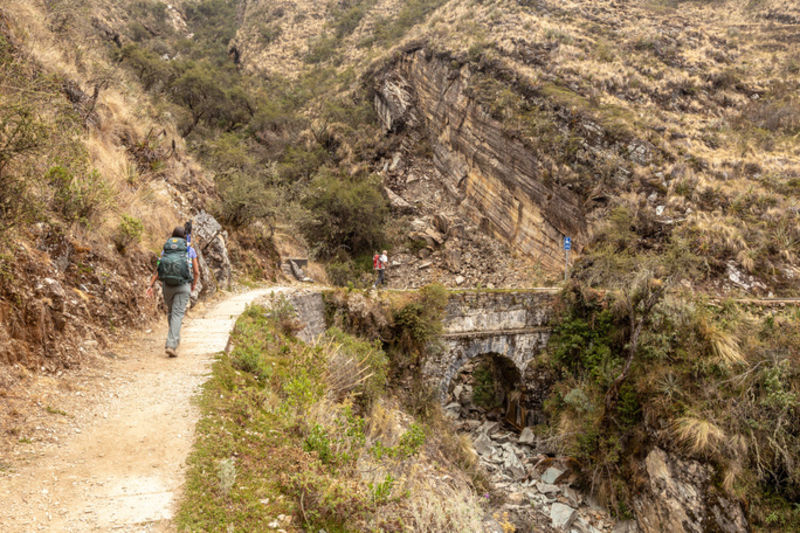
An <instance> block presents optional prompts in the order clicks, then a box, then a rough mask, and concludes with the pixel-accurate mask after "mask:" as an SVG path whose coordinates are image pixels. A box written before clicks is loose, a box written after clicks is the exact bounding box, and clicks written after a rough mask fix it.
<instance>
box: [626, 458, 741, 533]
mask: <svg viewBox="0 0 800 533" xmlns="http://www.w3.org/2000/svg"><path fill="white" fill-rule="evenodd" d="M644 467H645V469H646V471H647V484H646V486H645V487H644V490H642V491H641V493H640V494H639V496H638V498H637V499H636V500H635V504H634V505H635V507H636V518H637V521H638V523H639V528H640V529H641V531H642V532H643V533H657V532H660V531H686V532H687V533H688V532H691V533H695V532H696V533H701V532H703V531H719V532H724V533H737V532H744V531H749V530H750V527H749V525H748V523H747V519H746V518H745V515H744V512H743V511H742V507H741V505H740V504H739V503H738V502H734V501H731V500H729V499H728V498H725V497H723V496H720V495H719V494H717V491H716V490H715V489H714V488H713V487H712V486H711V483H710V481H711V475H712V473H711V468H710V467H709V466H708V465H703V464H701V463H699V462H697V461H693V460H687V459H680V458H677V457H674V456H672V455H670V454H668V453H667V452H665V451H664V450H662V449H661V448H653V450H651V451H650V453H649V454H647V458H646V459H645V461H644Z"/></svg>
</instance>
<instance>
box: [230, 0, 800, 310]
mask: <svg viewBox="0 0 800 533" xmlns="http://www.w3.org/2000/svg"><path fill="white" fill-rule="evenodd" d="M797 17H798V12H797V7H792V6H787V5H786V4H784V3H779V2H757V3H754V2H736V1H728V2H724V1H720V2H713V3H699V2H667V1H664V2H640V3H634V4H632V5H626V6H625V7H624V8H622V7H621V6H619V5H617V4H616V3H615V2H567V3H563V2H561V3H548V2H499V3H498V2H464V1H451V2H447V3H444V2H436V1H416V2H408V3H397V2H377V1H376V2H373V1H361V2H357V1H356V2H344V3H342V2H340V3H330V4H328V5H327V6H322V5H320V4H318V3H312V2H308V3H306V2H295V3H291V4H289V3H285V4H276V3H273V2H250V3H248V4H247V7H246V9H245V10H244V12H243V19H242V26H241V29H240V30H239V32H238V34H237V37H236V39H235V41H234V43H235V44H234V46H235V49H236V50H237V57H238V59H239V61H240V62H241V64H242V65H243V67H244V68H245V70H247V71H251V72H254V73H258V74H263V75H265V76H267V77H269V78H275V77H289V79H291V80H293V81H292V82H291V83H297V84H299V83H302V82H303V79H304V76H306V75H307V73H308V72H310V71H314V70H316V71H327V72H329V73H330V74H331V76H333V75H334V74H338V75H340V76H346V75H347V74H348V73H353V74H355V75H356V76H357V77H358V79H359V80H360V82H359V83H352V82H350V83H344V82H343V83H341V84H340V85H339V90H340V91H343V92H348V91H350V92H352V93H353V94H356V95H358V94H360V93H361V92H363V91H367V93H368V94H369V98H370V101H371V102H372V103H373V105H374V108H375V110H376V111H377V112H378V114H379V117H380V121H381V125H382V126H383V128H384V132H385V135H386V136H387V137H386V138H387V140H389V141H390V143H389V145H388V146H386V147H384V150H383V151H379V152H378V153H377V154H376V155H375V159H373V162H372V166H373V168H374V169H375V170H378V171H380V173H381V175H382V177H383V180H384V182H385V183H386V184H388V185H389V186H390V187H391V188H392V190H393V191H394V192H396V193H398V194H399V195H400V196H401V197H404V198H405V200H407V201H410V202H411V203H421V204H423V205H421V206H418V210H417V214H418V215H425V216H423V217H422V221H418V222H417V226H418V227H415V226H411V225H408V224H407V225H405V233H406V234H410V233H412V232H413V231H415V230H417V231H418V230H420V228H422V230H421V231H419V233H421V235H420V236H421V237H422V236H424V234H425V233H426V230H432V231H427V232H428V234H429V237H428V238H427V239H426V242H425V243H420V244H419V245H417V246H412V248H419V247H420V246H424V247H428V248H430V249H431V251H432V252H433V253H434V255H433V259H434V260H433V261H432V262H433V267H432V269H426V270H424V271H422V276H423V277H425V278H426V279H427V277H429V276H433V277H435V275H436V272H435V271H436V270H437V268H439V269H440V270H441V272H438V274H439V275H445V276H447V274H448V271H449V273H458V272H459V270H458V266H457V263H458V260H450V261H448V260H447V258H448V255H449V249H448V246H447V244H446V243H445V244H444V245H443V241H446V240H447V239H448V236H447V235H437V233H447V231H444V232H442V231H441V230H442V229H443V228H442V227H441V226H442V224H439V226H440V227H438V228H437V227H436V225H435V224H434V223H433V221H432V215H433V214H435V213H436V212H437V211H438V210H440V208H441V207H442V205H447V204H452V206H453V208H452V211H453V213H454V215H455V214H457V215H458V216H459V217H460V220H462V219H463V220H464V223H465V225H466V227H468V228H469V229H470V230H472V231H468V233H470V234H472V233H474V230H479V231H481V232H483V233H485V234H489V235H492V236H495V237H498V238H499V239H500V240H501V241H502V242H505V243H507V244H509V245H510V247H511V249H512V250H514V251H515V252H518V253H520V254H521V255H523V256H526V257H528V258H531V259H532V260H533V263H534V264H535V265H539V266H540V268H541V269H543V270H544V271H550V272H552V271H554V270H556V269H557V268H558V267H559V265H560V263H561V261H562V259H561V243H560V241H561V238H562V237H563V236H564V235H569V236H571V237H573V242H574V243H575V247H576V248H577V250H578V251H579V252H583V251H584V248H586V247H588V248H586V250H585V252H586V253H585V254H584V255H585V257H587V258H588V259H589V260H590V262H591V261H594V262H595V263H597V262H598V261H599V262H600V263H602V269H596V270H598V271H600V270H604V269H608V268H609V267H612V266H614V265H613V264H612V263H616V267H618V268H625V267H626V266H629V264H630V262H629V261H628V262H627V263H625V260H627V259H630V258H631V257H634V256H641V255H650V254H652V253H657V254H662V255H667V254H669V255H671V256H680V257H681V258H682V260H681V262H680V266H679V267H678V268H679V270H680V272H681V275H682V277H684V278H686V279H687V281H689V280H690V281H691V283H693V284H700V285H706V284H707V283H709V282H710V283H711V284H712V285H714V286H715V287H717V288H718V289H742V290H748V291H754V292H758V293H764V294H766V293H768V292H781V293H794V291H796V288H795V285H796V283H795V281H794V280H796V278H797V275H798V270H797V268H798V258H797V253H798V237H799V236H798V234H797V217H798V210H797V194H798V189H797V180H798V153H797V148H796V146H797V144H796V140H795V136H796V134H797V133H798V124H800V123H799V122H798V116H800V114H798V103H797V99H796V95H795V92H796V88H797V83H798V69H797V65H796V62H797V59H796V57H797V43H796V42H795V39H794V34H795V32H796V28H797V22H798V18H797ZM284 67H285V68H284ZM350 77H351V78H352V74H350ZM326 94H329V93H326ZM312 101H313V100H312ZM313 109H314V106H313V104H310V105H309V111H310V112H312V113H313V111H312V110H313ZM420 181H421V182H423V183H426V184H427V185H428V187H431V186H432V187H434V188H437V189H439V190H440V192H441V194H442V198H441V199H440V198H439V197H431V196H430V194H427V195H425V196H424V197H420V193H421V191H420V184H419V182H420ZM427 192H430V191H427ZM425 197H427V198H435V201H434V202H431V205H428V206H425V205H424V204H425V199H426V198H425ZM608 221H611V222H612V224H611V225H609V224H607V222H608ZM423 223H424V224H423ZM423 226H424V227H423ZM448 226H449V225H448ZM456 226H458V224H456ZM430 235H433V237H435V238H432V237H430ZM412 244H413V243H412ZM457 248H461V249H463V248H464V243H462V242H460V241H458V246H457ZM427 253H428V252H425V253H424V254H422V255H423V256H425V259H424V261H425V262H431V259H430V258H427ZM404 259H405V258H404ZM453 263H456V265H453ZM620 263H624V264H620ZM584 264H586V263H584ZM446 265H449V266H446ZM522 265H524V266H527V263H522ZM440 266H446V267H444V268H440ZM432 273H433V274H432ZM585 275H587V276H590V277H597V276H599V275H601V274H598V273H596V272H595V273H587V274H585ZM445 279H450V277H446V278H445Z"/></svg>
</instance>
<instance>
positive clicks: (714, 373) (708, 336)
mask: <svg viewBox="0 0 800 533" xmlns="http://www.w3.org/2000/svg"><path fill="white" fill-rule="evenodd" d="M624 300H625V298H624V294H623V292H622V291H608V292H607V291H598V290H593V289H589V288H586V287H581V286H579V285H573V286H572V287H570V289H569V290H568V292H566V293H565V301H564V305H565V307H564V310H563V311H564V312H563V315H562V318H561V322H560V323H559V324H558V326H557V327H556V330H555V331H554V335H553V339H552V340H551V342H550V351H549V353H550V361H551V364H552V365H554V368H556V369H558V371H559V372H560V378H559V379H558V381H557V383H556V384H555V386H554V388H553V391H552V394H551V396H550V399H549V400H548V401H547V403H546V411H547V413H548V415H549V421H548V422H547V423H546V424H544V425H542V426H541V427H540V428H539V430H540V431H542V432H543V433H545V434H547V435H548V436H554V437H556V438H557V439H558V441H559V442H560V449H561V450H562V451H564V452H565V453H568V454H570V455H572V456H574V457H575V458H577V459H578V461H579V462H580V464H581V470H582V472H583V473H584V483H585V484H586V487H591V488H593V490H594V491H596V492H597V493H598V494H599V495H600V496H601V497H602V498H603V499H604V500H605V501H606V502H608V503H609V504H610V505H611V507H612V509H615V510H616V512H617V513H618V514H619V515H620V516H626V515H629V514H630V513H632V510H633V505H632V502H633V497H634V495H635V494H636V491H637V490H639V488H638V487H637V486H636V484H635V483H629V482H628V481H626V480H630V479H636V476H637V472H638V471H639V470H638V469H639V468H640V464H641V463H640V461H641V459H642V458H643V456H644V455H645V454H647V452H648V451H649V449H650V448H651V447H652V446H659V447H661V448H663V449H666V450H672V451H675V452H677V453H679V454H686V455H687V456H689V457H695V458H699V459H701V460H703V461H708V462H710V463H711V464H713V465H714V468H715V472H714V479H715V480H716V481H715V483H716V490H719V491H721V492H722V493H723V494H726V495H727V496H730V497H734V498H737V499H741V500H742V501H745V500H746V501H747V502H748V504H749V516H750V519H751V520H752V525H753V526H754V527H756V528H757V529H759V530H776V529H777V528H779V529H780V530H782V531H792V530H794V529H796V528H797V526H798V520H800V515H798V513H797V510H796V508H795V506H794V504H793V502H796V501H797V498H798V495H800V492H798V491H800V484H799V483H798V481H799V480H798V478H797V475H796V473H795V472H796V469H795V468H793V466H791V465H793V464H795V462H796V461H797V460H798V458H800V448H798V447H797V445H796V444H797V442H798V440H797V435H798V434H800V427H798V425H797V423H796V421H797V419H798V418H797V411H798V409H800V403H799V402H798V392H797V386H796V383H797V378H798V368H800V367H798V357H799V356H800V354H798V352H797V346H798V344H797V342H798V339H797V334H798V330H797V328H792V327H789V324H792V323H796V321H797V320H798V319H800V316H799V315H798V313H797V311H796V310H789V311H787V310H781V311H777V312H776V311H772V312H768V313H763V312H760V313H754V311H756V310H755V309H748V308H747V307H742V306H740V305H737V304H734V303H723V304H721V305H717V304H711V303H709V302H704V301H703V300H702V299H694V298H688V297H687V295H685V294H676V293H672V294H669V295H667V296H666V297H665V298H664V300H663V301H661V302H660V303H658V304H657V305H656V306H655V307H653V309H652V312H651V313H650V314H649V315H648V316H647V317H645V318H646V321H645V322H644V323H643V327H642V329H641V334H640V340H639V342H638V345H637V346H636V348H635V349H636V356H635V358H634V359H633V364H632V365H631V367H630V373H629V375H628V377H627V379H625V380H624V381H622V382H621V385H620V387H619V389H618V390H619V392H618V394H617V400H616V401H615V402H613V403H610V404H609V402H608V401H607V400H608V391H609V390H610V389H611V388H612V386H613V384H614V383H615V378H616V377H617V376H618V375H620V372H621V370H622V369H623V368H624V363H625V359H626V354H627V353H628V352H629V351H630V350H631V349H632V348H631V335H632V329H631V324H632V323H631V322H630V320H629V314H630V311H629V310H628V307H627V306H626V305H623V302H624ZM781 325H782V327H783V328H785V329H781V330H780V333H778V331H779V330H778V329H776V328H781Z"/></svg>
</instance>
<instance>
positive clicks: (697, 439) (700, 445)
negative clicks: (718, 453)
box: [673, 416, 726, 455]
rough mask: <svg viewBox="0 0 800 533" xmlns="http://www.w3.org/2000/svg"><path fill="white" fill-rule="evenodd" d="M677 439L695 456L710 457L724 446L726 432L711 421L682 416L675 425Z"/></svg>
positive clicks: (674, 430)
mask: <svg viewBox="0 0 800 533" xmlns="http://www.w3.org/2000/svg"><path fill="white" fill-rule="evenodd" d="M673 432H674V434H675V437H676V438H677V439H678V440H679V441H680V442H681V444H683V446H684V447H685V448H686V449H687V451H689V452H690V453H693V454H698V455H708V454H710V453H712V452H713V451H715V450H716V449H717V448H718V447H719V446H721V445H722V443H723V441H724V440H725V438H726V436H725V432H724V431H723V430H722V429H721V428H720V427H719V426H717V425H716V424H714V423H713V422H711V421H710V420H705V419H703V418H698V417H695V416H682V417H680V418H678V419H677V420H676V421H675V422H674V424H673Z"/></svg>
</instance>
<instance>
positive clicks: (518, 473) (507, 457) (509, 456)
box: [503, 451, 526, 479]
mask: <svg viewBox="0 0 800 533" xmlns="http://www.w3.org/2000/svg"><path fill="white" fill-rule="evenodd" d="M503 469H504V470H505V471H506V472H508V473H509V474H511V476H513V478H514V479H521V478H523V477H525V474H526V472H525V467H524V466H522V462H521V461H520V460H519V457H517V454H516V453H514V452H509V451H506V452H505V453H504V454H503Z"/></svg>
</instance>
